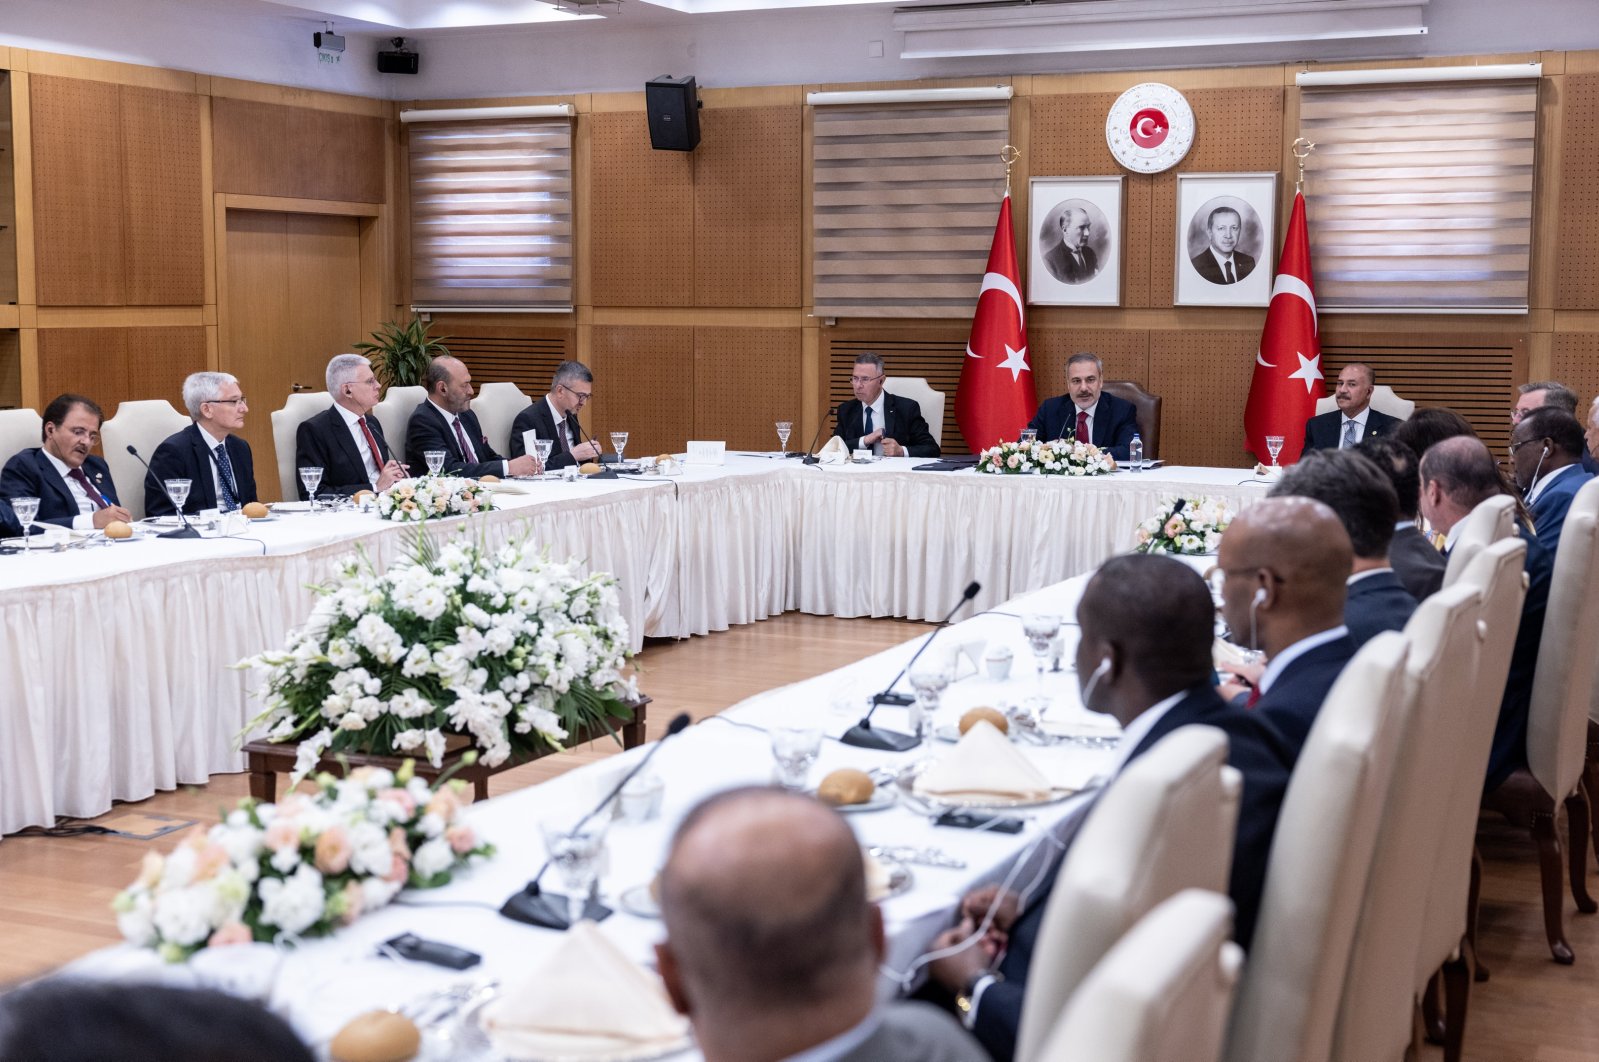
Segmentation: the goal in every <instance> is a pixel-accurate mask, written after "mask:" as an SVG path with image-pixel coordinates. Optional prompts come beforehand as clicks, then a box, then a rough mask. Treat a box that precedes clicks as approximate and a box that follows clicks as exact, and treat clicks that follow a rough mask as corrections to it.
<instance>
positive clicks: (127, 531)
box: [105, 520, 133, 538]
mask: <svg viewBox="0 0 1599 1062" xmlns="http://www.w3.org/2000/svg"><path fill="white" fill-rule="evenodd" d="M105 537H106V538H132V537H133V527H132V525H130V524H126V523H124V522H123V521H121V520H113V521H111V522H110V523H109V524H106V525H105Z"/></svg>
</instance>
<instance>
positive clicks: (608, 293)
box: [588, 111, 695, 306]
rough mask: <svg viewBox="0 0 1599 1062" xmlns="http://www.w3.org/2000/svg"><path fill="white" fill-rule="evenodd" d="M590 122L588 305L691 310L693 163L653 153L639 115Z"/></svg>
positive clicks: (687, 157)
mask: <svg viewBox="0 0 1599 1062" xmlns="http://www.w3.org/2000/svg"><path fill="white" fill-rule="evenodd" d="M588 122H589V151H590V157H591V159H592V162H591V166H590V169H591V172H592V177H591V179H590V183H589V192H590V195H591V197H592V198H591V202H590V205H589V208H588V218H589V225H590V227H591V230H592V232H591V236H590V240H589V254H590V257H591V258H592V260H593V267H592V269H591V272H590V275H591V277H592V281H593V282H592V284H591V289H592V293H593V301H594V305H596V306H690V305H693V302H694V272H695V260H694V156H693V155H692V154H688V153H685V152H682V151H654V150H652V149H651V148H650V130H649V125H648V123H647V121H646V119H645V116H644V112H643V111H626V112H615V113H612V112H601V113H597V114H593V115H590V116H589V117H588Z"/></svg>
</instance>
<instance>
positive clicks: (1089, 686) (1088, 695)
mask: <svg viewBox="0 0 1599 1062" xmlns="http://www.w3.org/2000/svg"><path fill="white" fill-rule="evenodd" d="M1110 668H1111V663H1110V657H1108V656H1104V657H1100V660H1099V666H1098V667H1096V668H1094V670H1093V673H1092V674H1090V675H1089V676H1088V682H1087V683H1086V684H1085V685H1084V686H1083V707H1084V708H1087V707H1088V702H1089V701H1091V700H1092V699H1093V697H1094V687H1095V686H1097V685H1099V680H1100V679H1102V678H1104V677H1105V673H1106V672H1108V671H1109V670H1110ZM1090 711H1092V709H1090Z"/></svg>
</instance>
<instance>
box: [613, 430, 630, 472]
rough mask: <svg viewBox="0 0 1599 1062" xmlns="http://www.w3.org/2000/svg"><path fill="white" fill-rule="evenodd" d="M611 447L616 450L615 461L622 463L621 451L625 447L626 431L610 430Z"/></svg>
mask: <svg viewBox="0 0 1599 1062" xmlns="http://www.w3.org/2000/svg"><path fill="white" fill-rule="evenodd" d="M611 449H613V450H615V451H616V463H617V464H621V463H622V451H623V450H626V449H627V432H625V431H613V432H611Z"/></svg>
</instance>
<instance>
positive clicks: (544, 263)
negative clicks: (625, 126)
mask: <svg viewBox="0 0 1599 1062" xmlns="http://www.w3.org/2000/svg"><path fill="white" fill-rule="evenodd" d="M406 131H407V134H408V136H409V138H410V143H409V155H410V164H411V276H412V284H411V301H412V302H413V304H415V306H416V307H417V308H418V309H439V310H449V309H467V310H470V309H503V310H569V309H571V306H572V123H571V120H570V119H567V118H554V119H550V118H508V119H491V120H487V121H470V122H417V123H414V124H412V125H408V126H407V127H406Z"/></svg>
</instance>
